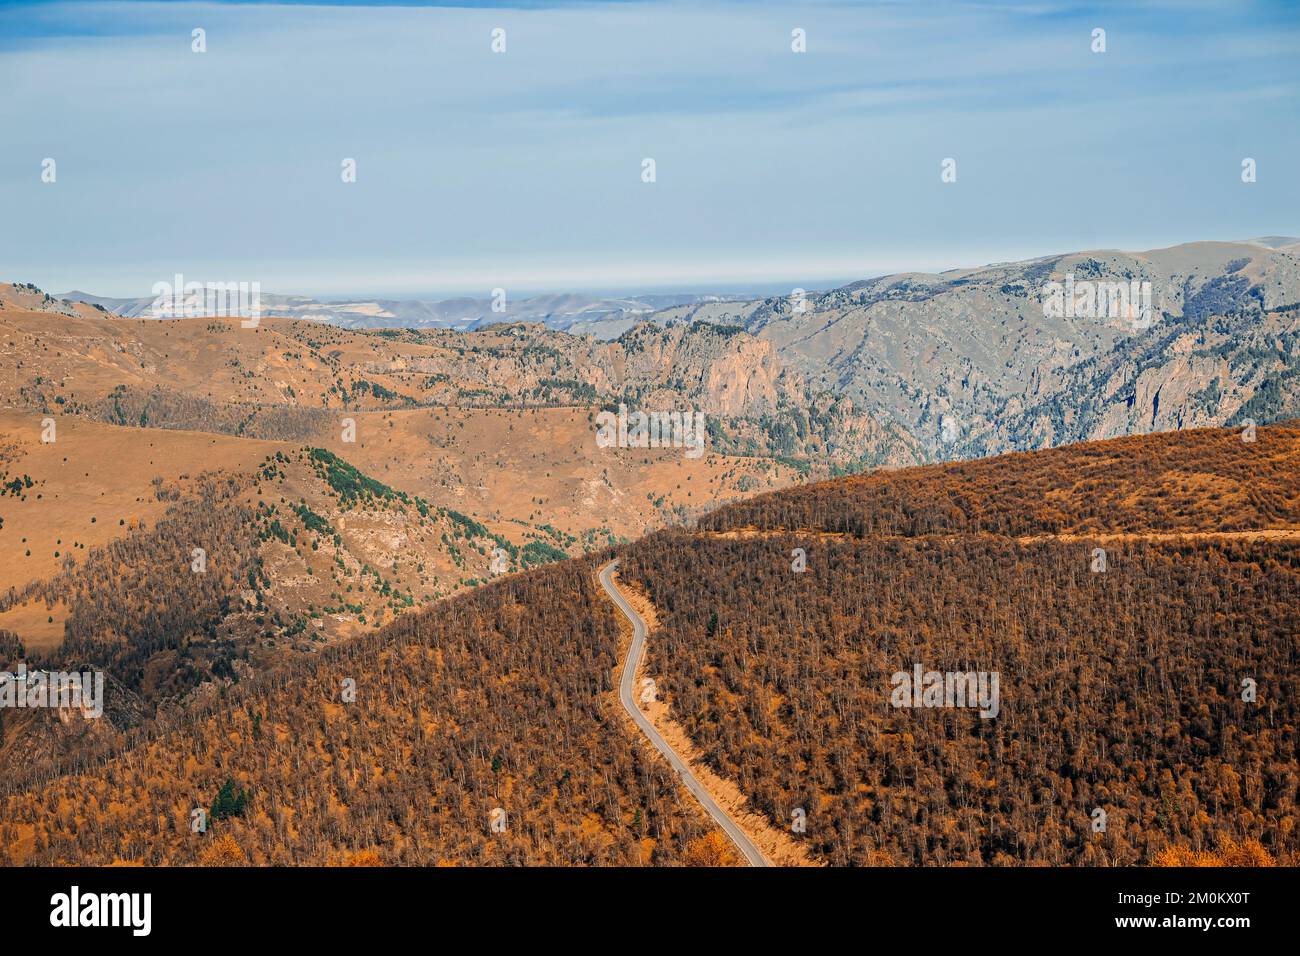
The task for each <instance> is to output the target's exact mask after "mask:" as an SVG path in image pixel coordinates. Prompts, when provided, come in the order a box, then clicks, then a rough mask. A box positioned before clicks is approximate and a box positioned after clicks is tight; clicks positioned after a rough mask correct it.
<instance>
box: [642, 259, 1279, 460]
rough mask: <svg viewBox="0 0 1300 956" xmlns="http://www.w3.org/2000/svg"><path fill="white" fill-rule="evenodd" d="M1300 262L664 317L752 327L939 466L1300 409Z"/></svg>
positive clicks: (928, 280) (1156, 269) (1069, 274)
mask: <svg viewBox="0 0 1300 956" xmlns="http://www.w3.org/2000/svg"><path fill="white" fill-rule="evenodd" d="M1298 256H1300V243H1298V242H1296V241H1295V240H1288V239H1266V240H1257V241H1253V242H1239V243H1230V242H1200V243H1190V244H1187V245H1181V246H1174V247H1172V248H1169V249H1157V250H1152V251H1149V252H1139V253H1129V252H1118V251H1113V250H1107V251H1098V252H1082V253H1073V254H1069V255H1061V256H1050V257H1046V258H1042V259H1034V260H1031V261H1028V262H1018V263H1010V264H999V265H992V266H987V267H984V268H980V269H970V270H961V271H953V272H946V273H943V274H941V275H929V274H919V273H909V274H903V275H891V276H885V277H882V278H879V279H872V280H868V281H864V282H858V283H854V284H852V285H849V286H845V287H844V288H841V289H835V290H833V291H830V292H827V293H824V294H818V295H811V296H809V297H808V298H807V299H806V301H805V302H804V303H803V306H802V308H801V307H800V304H799V303H798V302H794V301H791V300H788V299H784V298H782V299H765V300H761V301H756V302H750V303H744V304H737V303H716V304H707V305H700V306H692V307H689V308H678V309H672V310H666V311H665V312H661V313H659V314H657V315H656V317H655V318H656V321H660V322H664V323H668V324H671V323H673V322H698V321H710V322H719V323H724V324H729V325H739V326H741V327H743V328H745V329H746V330H748V331H750V332H752V333H754V334H755V335H757V336H759V337H760V338H762V339H764V340H766V341H768V342H770V343H772V345H773V346H774V347H775V349H776V354H777V355H778V356H779V357H780V359H781V360H782V361H783V363H784V364H785V366H786V367H787V368H788V369H791V370H793V371H795V372H798V373H799V374H800V375H802V376H803V377H804V378H805V379H806V381H807V382H808V387H809V388H810V389H811V390H812V391H813V392H817V391H821V390H829V391H832V392H834V393H835V394H837V395H841V396H845V397H848V398H850V399H851V400H852V401H853V402H854V403H855V406H856V407H857V408H859V409H860V410H861V413H862V414H865V415H867V416H869V417H871V418H874V419H875V420H876V421H878V422H879V423H880V424H881V425H882V426H884V427H886V428H890V427H892V428H893V429H895V430H896V431H897V432H898V433H900V434H903V435H906V436H908V438H910V439H911V440H912V442H913V443H914V445H915V447H917V448H919V449H920V450H921V454H922V455H923V457H925V458H927V459H943V458H954V457H975V456H979V455H986V454H993V453H996V452H1001V451H1008V450H1018V449H1019V450H1023V449H1030V448H1038V447H1044V446H1046V445H1055V444H1061V443H1065V442H1070V441H1079V440H1083V439H1091V438H1106V437H1111V436H1115V435H1122V434H1133V433H1141V432H1148V431H1156V430H1166V429H1176V428H1185V427H1192V426H1195V425H1215V424H1231V423H1233V422H1235V421H1237V420H1239V419H1242V418H1244V417H1252V416H1253V417H1255V418H1256V419H1258V420H1260V421H1267V420H1271V419H1273V418H1277V417H1281V416H1283V415H1285V414H1291V413H1295V412H1296V410H1297V408H1298V407H1300V406H1298V405H1297V391H1298V389H1300V382H1298V381H1297V375H1298V373H1300V368H1298V365H1300V357H1298V352H1297V349H1298V348H1300V346H1298V345H1297V308H1296V307H1297V304H1298V303H1300V258H1298ZM1053 283H1055V284H1056V285H1055V286H1053V285H1052V284H1053ZM1121 286H1122V287H1123V291H1124V293H1125V296H1126V297H1125V298H1122V299H1118V297H1117V290H1119V288H1120V287H1121ZM1054 288H1055V289H1058V290H1059V289H1061V288H1066V289H1072V290H1075V295H1074V297H1073V305H1074V307H1073V308H1067V309H1061V308H1059V307H1058V308H1055V309H1054V308H1052V307H1051V295H1050V291H1051V290H1052V289H1054ZM1085 290H1086V292H1087V295H1086V296H1085V295H1084V292H1085ZM1129 292H1132V293H1133V295H1132V296H1128V293H1129ZM1117 299H1118V300H1117ZM1113 300H1117V301H1114V303H1113ZM1057 301H1058V305H1059V302H1060V300H1057ZM1112 303H1113V304H1112ZM1147 303H1149V311H1148V312H1146V313H1143V312H1142V311H1141V310H1142V307H1143V306H1144V305H1146V304H1147ZM1145 320H1149V321H1145Z"/></svg>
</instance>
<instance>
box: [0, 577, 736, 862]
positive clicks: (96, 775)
mask: <svg viewBox="0 0 1300 956" xmlns="http://www.w3.org/2000/svg"><path fill="white" fill-rule="evenodd" d="M619 636H620V630H619V619H618V618H617V617H616V615H615V612H614V610H613V607H612V606H611V605H609V604H608V603H607V602H606V601H605V599H604V598H603V597H601V596H600V595H599V592H598V591H597V589H596V586H595V583H594V580H593V577H592V574H591V567H590V566H589V565H588V564H586V563H585V562H578V561H575V562H566V563H563V564H558V565H552V566H549V567H547V568H543V569H540V570H537V571H533V572H529V573H525V574H522V575H519V576H515V577H511V578H508V579H505V580H502V581H500V582H497V583H494V584H492V585H489V586H487V587H484V588H481V589H479V590H477V591H474V592H472V593H470V594H467V595H463V596H461V597H458V598H453V599H452V600H451V601H449V602H446V603H444V604H441V605H439V606H438V607H437V608H436V609H432V610H429V611H425V612H422V613H419V614H414V615H407V616H403V617H402V618H400V619H398V621H397V622H396V623H395V624H393V625H391V626H389V627H387V628H384V629H382V630H380V631H378V632H376V633H373V634H370V635H367V636H365V637H362V638H358V639H357V640H355V641H353V642H350V643H348V644H346V645H343V646H339V647H334V648H330V649H328V650H327V651H325V652H324V654H323V655H322V656H320V657H317V658H313V659H311V660H309V661H303V662H299V663H297V664H295V665H293V666H291V667H289V668H287V669H285V670H282V671H280V672H279V673H277V674H276V675H274V676H273V677H269V678H263V679H261V680H254V681H249V682H246V683H243V684H241V685H240V686H238V687H234V688H227V689H225V690H223V691H222V693H221V695H220V696H219V697H218V698H214V699H213V700H212V701H210V703H209V705H208V707H207V708H206V713H205V714H204V715H202V716H198V717H193V718H191V719H190V720H188V721H187V722H186V724H185V725H184V726H181V727H177V728H174V729H170V730H167V731H160V732H158V733H156V734H153V735H152V736H153V738H154V739H152V740H140V741H137V742H135V745H134V746H132V747H131V748H130V749H128V750H127V751H126V752H125V753H124V754H123V755H121V756H118V757H116V758H113V759H111V760H109V761H107V762H106V763H103V764H102V765H100V766H97V767H95V768H93V769H92V770H90V771H88V772H86V773H82V774H78V775H74V776H67V777H62V778H58V779H53V780H42V779H33V780H30V781H29V782H28V783H29V789H27V790H26V791H25V792H22V793H18V794H16V795H13V796H10V797H8V798H0V856H2V855H6V854H7V856H8V858H9V860H10V861H14V862H27V863H73V862H76V863H92V864H101V863H110V862H114V861H133V862H139V863H149V864H160V863H170V864H187V863H206V864H226V865H229V864H237V863H255V864H290V863H317V864H321V863H347V862H354V863H356V862H360V863H382V864H399V863H401V864H422V865H431V864H435V863H442V864H480V865H481V864H488V865H492V864H496V865H511V864H533V865H540V864H605V865H609V864H627V865H648V864H671V863H681V862H691V861H692V860H693V859H695V858H696V857H698V856H699V855H700V854H701V853H703V852H704V850H705V849H706V848H707V847H708V846H709V842H710V841H709V840H708V839H707V837H708V834H709V831H710V825H709V823H708V822H707V820H706V819H705V818H704V817H703V816H702V813H701V811H700V810H699V808H698V807H697V806H696V805H695V804H694V803H693V802H692V801H691V799H690V798H689V796H688V795H686V794H684V793H683V792H681V791H679V790H678V789H677V787H676V783H675V778H674V777H673V775H672V774H671V772H670V771H668V769H667V768H666V766H663V765H661V764H659V763H657V762H655V761H654V760H651V759H649V758H648V757H647V756H645V755H644V753H643V752H642V750H641V749H640V746H639V742H638V741H637V739H636V738H634V737H633V736H632V735H631V734H629V733H627V732H626V730H625V729H624V727H623V724H622V722H621V721H620V719H619V717H618V716H617V713H616V711H615V709H614V706H613V699H612V696H611V691H612V688H613V670H614V667H615V664H616V661H617V647H618V641H619ZM348 681H351V682H353V683H352V684H350V685H349V684H348V683H346V682H348ZM349 688H351V689H352V690H354V691H355V695H354V697H353V699H351V700H349V699H348V698H349ZM228 781H229V782H230V785H229V786H227V782H228ZM223 790H224V791H225V797H224V798H222V796H221V795H222V793H223ZM241 795H242V796H241ZM196 808H203V809H206V810H208V811H209V826H208V828H207V832H206V833H203V834H196V833H194V832H192V830H191V819H192V817H191V814H192V811H193V810H194V809H196ZM498 808H499V809H501V810H503V811H504V812H505V817H504V830H503V831H502V832H496V831H494V830H493V829H492V818H491V817H490V814H492V812H493V811H494V810H497V809H498Z"/></svg>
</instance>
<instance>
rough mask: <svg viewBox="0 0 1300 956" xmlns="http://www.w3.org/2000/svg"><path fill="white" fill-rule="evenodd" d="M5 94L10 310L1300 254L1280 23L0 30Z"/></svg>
mask: <svg viewBox="0 0 1300 956" xmlns="http://www.w3.org/2000/svg"><path fill="white" fill-rule="evenodd" d="M196 28H201V29H202V30H204V31H205V39H206V52H203V53H196V52H193V50H192V44H193V41H192V31H193V30H195V29H196ZM498 28H499V29H503V30H504V31H505V52H502V53H497V52H493V50H492V31H493V30H495V29H498ZM795 29H800V30H803V31H804V33H805V36H806V52H804V53H796V52H794V51H793V50H792V48H791V47H792V31H793V30H795ZM1096 29H1103V30H1105V46H1106V49H1105V52H1104V53H1098V52H1094V51H1093V46H1094V39H1093V31H1094V30H1096ZM0 90H3V93H2V94H0V281H15V282H34V283H36V284H37V285H38V286H40V287H42V288H44V289H46V290H47V291H51V292H66V291H69V290H72V289H78V290H82V291H87V292H93V293H97V294H100V295H115V296H144V295H148V294H150V290H151V288H152V287H153V285H154V284H155V283H157V282H159V281H164V280H170V279H171V277H172V276H173V275H175V274H176V273H181V274H183V275H184V276H185V278H186V279H187V280H197V281H204V282H206V281H222V282H224V281H250V282H251V281H256V282H260V283H261V287H262V289H263V291H266V292H279V293H299V294H305V295H315V296H321V297H331V296H333V297H339V296H351V295H387V296H411V297H417V296H418V297H441V296H449V295H460V294H469V295H475V296H478V297H487V296H488V295H490V293H491V290H492V289H493V288H505V289H507V290H509V291H510V292H511V294H512V296H518V295H519V294H520V293H522V292H536V291H547V290H567V291H601V290H619V291H625V292H630V291H650V290H667V289H678V290H701V289H709V288H711V289H717V290H728V289H759V288H763V289H767V288H773V289H774V288H776V287H780V286H783V285H789V286H790V287H792V288H793V287H794V286H796V285H797V286H800V287H804V288H810V289H812V288H824V287H828V286H831V285H836V284H839V283H841V282H847V281H852V280H855V279H860V278H865V277H868V276H873V275H879V274H882V273H886V272H892V271H905V270H932V271H937V270H941V269H948V268H955V267H968V266H977V265H982V264H985V263H988V262H996V261H1005V260H1011V259H1021V258H1030V257H1034V256H1040V255H1048V254H1052V253H1060V252H1067V251H1074V250H1082V249H1093V248H1123V249H1147V248H1156V247H1161V246H1167V245H1172V244H1175V243H1179V242H1185V241H1194V240H1208V239H1216V240H1217V239H1244V238H1249V237H1253V236H1262V235H1278V234H1280V235H1300V175H1298V173H1300V124H1298V123H1297V117H1300V3H1294V2H1290V0H1267V2H1259V0H1253V2H1252V0H1233V2H1209V0H1202V2H1197V0H1187V2H1179V3H1172V2H1154V3H1141V2H1127V0H1126V2H1116V3H1105V2H1103V3H1078V2H1054V0H1038V2H1027V3H1023V4H1022V3H1012V2H1005V0H1004V2H934V3H929V2H863V3H857V2H826V3H816V2H813V3H809V2H799V3H741V2H714V0H692V2H640V3H637V2H604V3H601V2H591V3H587V2H581V3H547V2H529V3H516V4H462V5H428V4H397V5H387V6H379V5H370V4H356V3H353V4H346V3H330V4H325V5H315V6H313V5H307V4H300V3H289V4H273V3H247V2H240V3H170V2H169V3H118V2H80V3H62V2H54V3H12V2H0ZM1245 158H1251V159H1254V160H1255V168H1256V181H1255V182H1253V183H1243V182H1242V161H1243V159H1245ZM46 159H53V160H54V162H55V166H54V173H55V178H54V181H53V182H45V181H43V170H44V169H45V166H44V165H43V164H44V161H45V160H46ZM348 159H351V160H355V163H356V181H355V182H344V181H343V176H342V172H343V163H344V161H345V160H348ZM646 159H653V160H654V163H655V169H654V172H655V178H654V181H653V182H645V181H643V162H644V160H646ZM945 159H953V160H955V170H956V178H955V181H953V182H944V181H942V180H943V177H942V175H941V173H942V171H943V166H942V164H943V162H944V160H945Z"/></svg>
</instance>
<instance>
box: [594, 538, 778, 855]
mask: <svg viewBox="0 0 1300 956" xmlns="http://www.w3.org/2000/svg"><path fill="white" fill-rule="evenodd" d="M617 567H618V560H617V559H615V560H613V561H611V562H610V563H609V564H607V565H605V566H604V567H603V568H601V569H600V583H601V586H602V587H603V588H604V589H605V593H606V594H608V595H609V597H610V600H612V601H613V602H614V603H615V604H616V605H618V609H619V610H620V611H622V612H623V616H624V617H626V618H627V619H628V620H629V621H631V622H632V646H631V648H630V649H629V650H628V653H627V661H626V662H625V663H624V664H623V676H622V678H621V679H620V680H619V684H618V699H619V701H620V702H621V703H622V704H623V709H624V710H626V711H627V713H628V716H629V717H631V718H632V720H633V721H634V722H635V723H636V725H637V727H639V728H640V729H641V732H642V733H643V734H645V735H646V738H647V739H648V740H649V741H650V743H652V744H654V746H655V749H656V750H658V751H659V752H660V753H661V754H663V755H664V758H665V759H666V760H667V761H668V763H669V765H670V766H671V767H672V768H673V770H675V771H676V772H677V776H678V777H680V778H681V781H682V783H683V785H685V787H686V789H687V790H689V791H690V792H691V793H692V794H693V795H694V797H695V799H696V800H698V801H699V802H700V806H702V807H704V809H705V810H706V811H707V812H708V814H709V816H711V817H713V819H714V820H715V821H717V824H718V826H720V827H722V832H723V833H725V834H727V836H728V837H730V838H731V842H732V843H734V844H735V845H736V848H737V849H738V850H740V852H741V854H742V855H743V856H744V857H745V859H746V860H748V861H749V865H750V866H771V864H770V863H769V862H768V861H767V858H766V857H765V856H763V854H762V852H761V851H760V850H759V849H758V847H757V846H755V845H754V842H753V841H752V840H750V838H749V837H748V836H746V835H745V832H744V831H743V830H742V829H740V827H739V826H738V825H737V824H736V821H735V820H733V819H731V817H729V816H728V815H727V811H725V810H723V809H722V807H720V806H718V803H717V801H716V800H714V799H713V797H712V795H710V793H709V791H708V790H706V789H705V788H704V785H703V784H702V783H700V781H699V779H698V778H697V777H696V776H695V774H694V773H692V772H691V768H690V767H689V766H687V764H686V761H684V760H683V759H682V758H681V757H679V756H678V755H677V752H676V751H675V750H673V748H672V747H671V746H669V744H668V741H666V740H664V738H663V735H662V734H660V733H659V731H657V730H655V727H654V724H652V723H650V720H649V718H647V717H646V715H645V714H643V713H641V708H640V707H638V706H637V704H636V699H635V697H634V696H633V693H632V688H633V686H634V685H635V684H636V669H637V666H638V665H639V664H640V663H641V655H642V654H643V653H645V637H646V626H645V621H643V620H642V619H641V615H640V614H638V613H637V612H636V611H635V610H634V609H633V608H632V605H631V604H629V603H628V601H627V598H625V597H623V595H622V594H620V593H619V590H618V588H616V587H615V586H614V580H613V575H614V569H615V568H617Z"/></svg>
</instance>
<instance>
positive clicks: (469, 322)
mask: <svg viewBox="0 0 1300 956" xmlns="http://www.w3.org/2000/svg"><path fill="white" fill-rule="evenodd" d="M55 298H57V299H60V300H63V301H66V302H83V303H86V304H89V305H94V306H99V307H101V308H103V309H107V310H108V311H110V312H115V313H117V314H118V315H121V316H125V317H126V318H151V317H153V306H154V302H155V298H154V297H152V296H147V297H142V298H112V297H109V296H99V295H93V294H91V293H88V292H80V291H72V292H65V293H63V294H61V295H59V296H56V297H55ZM744 298H745V297H743V296H722V295H697V294H691V293H680V294H673V293H667V294H665V293H653V294H647V295H636V296H628V297H607V296H599V295H590V294H585V293H568V292H561V293H550V294H546V295H537V296H530V297H528V298H522V299H518V300H516V299H512V298H511V297H509V296H508V295H507V296H505V297H504V298H503V299H502V300H499V301H494V300H493V299H492V298H491V297H488V298H482V299H476V298H470V297H461V298H453V299H443V300H438V301H430V300H425V299H383V298H377V299H350V300H346V301H325V300H321V299H316V298H312V297H311V296H305V295H281V294H277V293H272V292H263V293H262V295H261V306H262V310H263V312H264V313H265V314H266V315H269V316H277V317H283V318H291V319H301V320H303V321H307V322H326V323H329V324H331V325H337V326H340V327H342V328H348V329H377V328H413V329H456V330H460V331H471V330H473V329H478V328H483V327H484V326H487V325H492V324H495V323H499V322H542V323H544V324H545V325H546V326H547V327H548V328H552V329H559V330H562V331H566V332H573V333H574V334H575V335H581V334H584V333H590V334H592V335H595V336H596V337H597V338H601V339H610V338H615V337H617V336H618V335H620V334H622V333H623V332H625V331H626V330H627V329H629V328H631V327H632V326H633V325H635V324H636V323H637V322H640V321H642V320H644V319H645V318H647V317H649V316H651V315H653V314H654V313H655V312H657V311H659V310H661V309H666V308H672V307H676V306H684V305H694V304H702V303H707V302H723V301H743V300H744Z"/></svg>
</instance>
